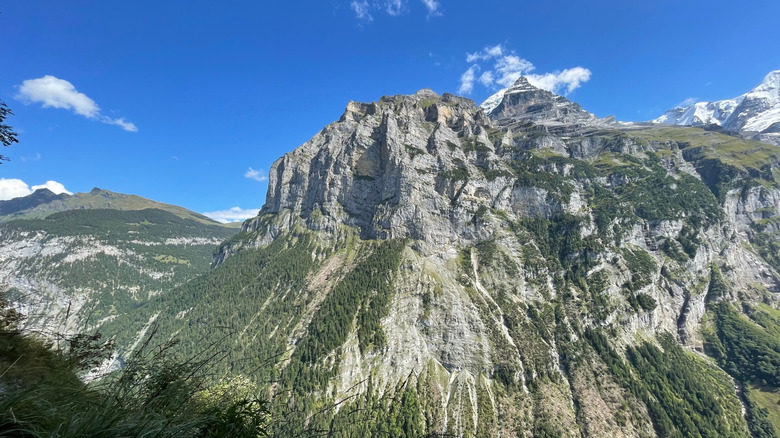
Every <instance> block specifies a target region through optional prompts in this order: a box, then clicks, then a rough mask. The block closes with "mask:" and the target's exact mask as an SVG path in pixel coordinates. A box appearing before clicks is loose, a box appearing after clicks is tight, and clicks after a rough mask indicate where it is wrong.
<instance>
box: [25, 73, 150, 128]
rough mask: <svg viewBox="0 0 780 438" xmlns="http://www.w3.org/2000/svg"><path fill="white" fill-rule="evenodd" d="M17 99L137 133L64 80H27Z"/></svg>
mask: <svg viewBox="0 0 780 438" xmlns="http://www.w3.org/2000/svg"><path fill="white" fill-rule="evenodd" d="M16 98H17V99H19V100H21V101H22V102H25V103H40V104H42V106H43V107H44V108H60V109H66V110H69V111H73V112H74V113H76V114H78V115H81V116H84V117H87V118H89V119H93V120H97V121H99V122H102V123H106V124H109V125H116V126H119V127H121V128H122V129H124V130H125V131H130V132H138V127H136V126H135V125H134V124H133V123H131V122H128V121H127V120H125V119H124V118H118V119H113V118H111V117H108V116H106V115H104V114H102V113H101V112H100V107H99V106H98V104H97V103H95V101H94V100H92V99H90V98H89V96H87V95H86V94H84V93H81V92H79V91H78V90H76V87H75V86H74V85H73V84H71V83H70V82H68V81H66V80H65V79H60V78H58V77H55V76H51V75H46V76H43V77H41V78H37V79H27V80H25V81H24V82H22V85H20V86H19V94H18V95H17V96H16Z"/></svg>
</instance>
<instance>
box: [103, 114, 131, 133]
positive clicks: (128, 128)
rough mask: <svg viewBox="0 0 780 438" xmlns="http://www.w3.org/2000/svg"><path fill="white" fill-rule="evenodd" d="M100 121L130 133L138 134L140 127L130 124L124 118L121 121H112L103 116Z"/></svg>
mask: <svg viewBox="0 0 780 438" xmlns="http://www.w3.org/2000/svg"><path fill="white" fill-rule="evenodd" d="M100 121H101V122H103V123H108V124H109V125H116V126H119V127H121V128H122V129H124V130H125V131H129V132H138V127H137V126H135V124H134V123H131V122H128V121H127V120H125V118H124V117H122V118H119V119H111V118H109V117H106V116H101V117H100Z"/></svg>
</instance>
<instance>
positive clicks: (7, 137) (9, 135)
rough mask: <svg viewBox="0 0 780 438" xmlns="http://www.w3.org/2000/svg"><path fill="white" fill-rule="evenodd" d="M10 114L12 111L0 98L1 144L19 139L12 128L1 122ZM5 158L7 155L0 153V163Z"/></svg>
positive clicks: (10, 143) (4, 144)
mask: <svg viewBox="0 0 780 438" xmlns="http://www.w3.org/2000/svg"><path fill="white" fill-rule="evenodd" d="M10 115H13V111H11V109H10V108H8V105H6V104H5V102H3V101H2V100H0V143H2V144H3V146H11V145H12V144H13V143H18V142H19V139H18V138H17V135H18V134H17V133H16V132H14V130H13V128H11V127H10V126H8V125H6V124H5V123H3V122H4V121H5V119H6V117H8V116H10ZM7 159H8V158H7V157H5V156H4V155H2V154H0V163H2V162H3V160H7Z"/></svg>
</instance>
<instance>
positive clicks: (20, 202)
mask: <svg viewBox="0 0 780 438" xmlns="http://www.w3.org/2000/svg"><path fill="white" fill-rule="evenodd" d="M148 208H154V209H159V210H164V211H167V212H169V213H172V214H174V215H176V216H178V217H180V218H182V219H192V220H195V221H197V222H200V223H203V224H209V225H219V226H222V227H227V228H238V227H240V224H220V223H219V222H216V221H214V220H212V219H209V218H208V217H206V216H203V215H202V214H199V213H195V212H193V211H190V210H187V209H186V208H184V207H179V206H176V205H171V204H164V203H162V202H157V201H152V200H151V199H146V198H143V197H141V196H137V195H126V194H123V193H116V192H112V191H109V190H103V189H99V188H97V187H96V188H94V189H92V190H91V191H89V193H76V194H73V195H66V194H59V195H55V194H54V193H52V192H51V191H49V190H48V189H39V190H36V191H35V193H33V194H31V195H29V196H25V197H22V198H15V199H11V200H8V201H0V222H8V221H11V220H14V219H43V218H45V217H46V216H48V215H50V214H52V213H56V212H60V211H68V210H91V209H112V210H144V209H148Z"/></svg>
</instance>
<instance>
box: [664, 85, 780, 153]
mask: <svg viewBox="0 0 780 438" xmlns="http://www.w3.org/2000/svg"><path fill="white" fill-rule="evenodd" d="M652 122H653V123H666V124H672V125H690V126H702V125H709V124H715V125H719V126H722V127H723V128H725V129H728V130H730V131H736V132H741V133H745V134H749V136H752V137H754V138H755V139H756V140H761V141H765V142H769V143H773V144H780V70H775V71H773V72H770V73H769V74H768V75H766V77H765V78H764V80H763V81H761V83H760V84H759V85H758V86H756V87H755V88H753V89H752V90H751V91H749V92H748V93H745V94H743V95H741V96H737V97H735V98H733V99H725V100H719V101H716V102H697V103H694V104H693V105H690V106H687V107H678V108H674V109H672V110H669V111H667V112H666V113H665V114H664V115H662V116H661V117H659V118H657V119H655V120H653V121H652Z"/></svg>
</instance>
